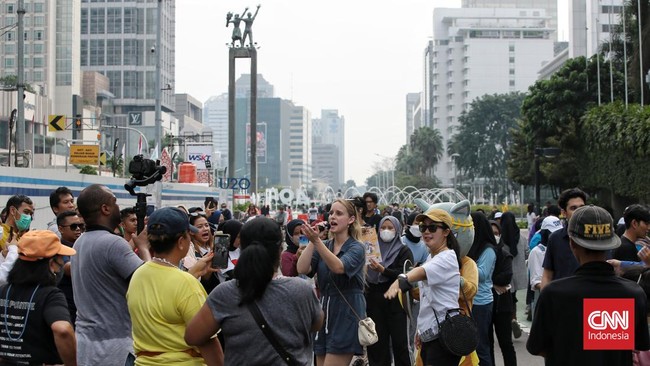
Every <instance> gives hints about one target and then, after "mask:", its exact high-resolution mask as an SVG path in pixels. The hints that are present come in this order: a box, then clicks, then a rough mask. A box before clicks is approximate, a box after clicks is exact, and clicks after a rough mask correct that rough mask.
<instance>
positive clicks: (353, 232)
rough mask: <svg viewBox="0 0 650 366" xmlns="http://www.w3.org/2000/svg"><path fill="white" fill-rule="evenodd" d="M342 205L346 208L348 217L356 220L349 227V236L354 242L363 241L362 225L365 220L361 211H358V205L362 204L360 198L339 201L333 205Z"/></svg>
mask: <svg viewBox="0 0 650 366" xmlns="http://www.w3.org/2000/svg"><path fill="white" fill-rule="evenodd" d="M337 202H338V203H340V204H342V205H343V207H345V211H346V212H347V213H348V215H350V216H352V217H354V218H355V220H354V222H353V223H352V224H351V225H349V226H348V235H350V236H351V237H352V238H354V240H356V241H361V223H362V222H363V219H362V218H361V215H360V213H359V211H358V210H357V203H358V202H360V200H359V199H358V197H355V198H353V199H340V198H339V199H337V200H336V201H334V202H333V203H337Z"/></svg>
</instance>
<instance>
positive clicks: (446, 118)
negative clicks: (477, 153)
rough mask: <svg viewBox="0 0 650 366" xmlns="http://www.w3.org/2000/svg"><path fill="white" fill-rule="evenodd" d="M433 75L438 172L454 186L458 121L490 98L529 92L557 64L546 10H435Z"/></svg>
mask: <svg viewBox="0 0 650 366" xmlns="http://www.w3.org/2000/svg"><path fill="white" fill-rule="evenodd" d="M433 18H434V32H433V38H434V39H433V43H434V46H433V50H432V57H433V61H432V65H431V75H425V78H427V77H430V78H431V80H432V83H433V85H432V90H431V95H430V98H431V101H432V103H431V104H432V106H433V107H432V111H431V113H432V116H433V119H432V127H433V128H436V129H438V130H439V131H440V133H441V135H442V138H443V147H444V148H443V156H442V158H441V159H440V161H439V163H438V164H437V165H436V166H435V167H434V174H435V176H436V177H437V178H438V179H440V180H441V182H442V184H443V185H446V186H451V184H452V179H453V176H454V175H453V162H452V159H451V157H450V156H449V155H448V154H447V144H448V142H449V139H450V138H451V137H452V136H453V135H454V133H455V132H456V129H457V127H458V117H460V115H461V113H462V112H463V111H467V110H469V107H470V103H471V102H472V101H473V100H474V99H476V98H479V97H481V96H483V95H485V94H495V93H508V92H514V91H526V90H527V89H528V87H529V86H530V85H532V84H533V83H534V82H535V81H536V79H537V72H538V70H539V69H540V67H541V65H542V63H543V62H545V61H549V60H551V59H552V58H553V39H552V37H551V35H552V33H553V29H551V28H550V27H548V26H547V22H548V17H546V15H545V12H544V10H543V9H494V8H493V9H478V8H470V9H441V8H438V9H435V10H434V12H433Z"/></svg>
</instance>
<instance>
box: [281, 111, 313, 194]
mask: <svg viewBox="0 0 650 366" xmlns="http://www.w3.org/2000/svg"><path fill="white" fill-rule="evenodd" d="M311 124H312V123H311V113H310V112H309V110H308V109H307V108H305V107H302V106H295V107H294V108H293V111H292V113H291V120H290V123H289V131H286V132H283V133H282V135H283V136H287V137H288V138H283V141H289V146H283V148H282V151H283V153H284V154H286V155H287V159H288V161H289V181H290V182H291V187H292V188H300V187H301V186H304V187H305V188H307V189H309V188H310V187H311V177H312V171H311V169H312V162H311V159H312V139H311V129H312V128H311ZM287 132H288V133H287Z"/></svg>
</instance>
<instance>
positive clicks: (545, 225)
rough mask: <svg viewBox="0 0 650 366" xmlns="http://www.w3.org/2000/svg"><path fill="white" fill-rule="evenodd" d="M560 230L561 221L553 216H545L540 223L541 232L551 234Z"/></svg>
mask: <svg viewBox="0 0 650 366" xmlns="http://www.w3.org/2000/svg"><path fill="white" fill-rule="evenodd" d="M561 228H562V221H560V219H558V218H557V217H555V216H547V217H546V218H544V221H542V228H541V229H542V230H544V229H546V230H548V231H550V232H552V233H554V232H556V231H558V230H560V229H561Z"/></svg>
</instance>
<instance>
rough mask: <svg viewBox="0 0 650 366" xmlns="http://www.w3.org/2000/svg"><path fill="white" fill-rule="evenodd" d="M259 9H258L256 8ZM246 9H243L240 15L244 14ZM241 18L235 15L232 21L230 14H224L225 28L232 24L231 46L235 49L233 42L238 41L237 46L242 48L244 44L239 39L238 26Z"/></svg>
mask: <svg viewBox="0 0 650 366" xmlns="http://www.w3.org/2000/svg"><path fill="white" fill-rule="evenodd" d="M258 8H259V7H258ZM247 10H248V8H246V9H244V11H243V12H242V15H244V14H245V13H246V11H247ZM241 21H242V18H241V17H240V16H239V14H235V19H232V12H228V14H226V28H227V27H228V25H230V23H232V24H233V27H234V29H233V30H232V43H231V44H232V46H233V47H235V41H239V46H240V47H244V42H243V41H242V39H241V29H239V24H240V23H241Z"/></svg>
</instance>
